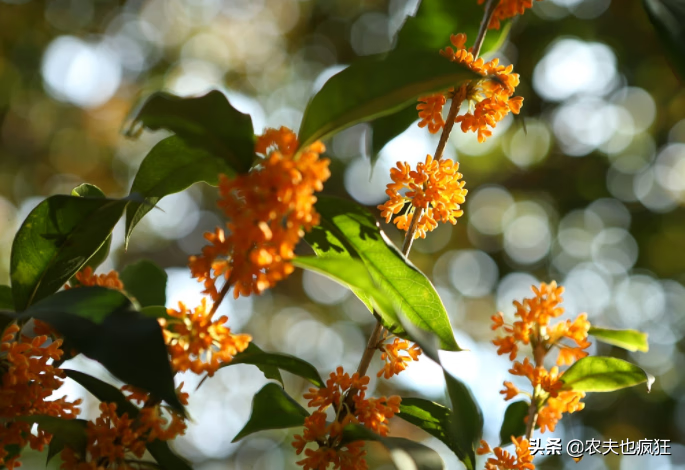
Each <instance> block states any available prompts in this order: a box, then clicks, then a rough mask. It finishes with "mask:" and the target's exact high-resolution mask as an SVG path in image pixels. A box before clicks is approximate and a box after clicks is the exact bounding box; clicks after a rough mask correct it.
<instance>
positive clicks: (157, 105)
mask: <svg viewBox="0 0 685 470" xmlns="http://www.w3.org/2000/svg"><path fill="white" fill-rule="evenodd" d="M134 114H135V118H134V122H133V125H132V126H131V129H130V130H129V134H133V133H134V132H135V131H134V129H133V128H134V127H135V125H136V124H138V123H140V124H141V125H143V126H144V127H147V128H148V129H151V130H157V129H166V130H169V131H171V132H173V133H175V134H176V135H178V136H179V137H181V138H182V139H183V140H185V141H186V143H187V144H188V145H191V146H194V147H200V148H203V149H206V150H207V151H209V152H211V153H212V154H213V155H216V156H218V157H220V158H223V159H224V160H225V161H226V162H227V163H228V165H229V166H230V167H231V168H234V169H235V170H236V171H238V172H241V173H242V172H245V171H247V170H248V169H249V168H250V166H251V165H252V162H253V160H254V156H255V153H254V129H253V127H252V119H251V118H250V116H249V115H247V114H243V113H241V112H240V111H238V110H237V109H235V108H234V107H233V106H231V104H230V103H229V102H228V99H227V98H226V96H224V94H223V93H221V92H220V91H216V90H213V91H210V92H209V93H207V94H206V95H204V96H200V97H197V98H180V97H178V96H174V95H172V94H170V93H165V92H158V93H154V94H153V95H151V96H150V97H149V98H147V100H145V102H144V103H143V104H142V106H141V107H140V109H139V110H138V111H137V112H135V113H134Z"/></svg>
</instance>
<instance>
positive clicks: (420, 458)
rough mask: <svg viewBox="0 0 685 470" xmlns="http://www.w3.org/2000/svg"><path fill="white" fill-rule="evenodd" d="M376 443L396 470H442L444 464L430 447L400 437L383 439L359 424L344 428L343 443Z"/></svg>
mask: <svg viewBox="0 0 685 470" xmlns="http://www.w3.org/2000/svg"><path fill="white" fill-rule="evenodd" d="M354 441H376V442H380V443H381V444H383V446H384V447H385V448H386V449H388V451H389V452H390V458H391V459H392V461H393V463H394V464H395V468H397V470H443V469H444V468H445V465H444V462H443V461H442V459H441V458H440V455H439V454H438V453H437V452H435V451H434V450H433V449H431V448H430V447H427V446H424V445H423V444H419V443H418V442H414V441H411V440H409V439H404V438H401V437H383V436H381V435H379V434H376V433H375V432H373V431H371V430H370V429H368V428H365V427H364V426H361V425H359V424H351V425H348V426H345V429H344V430H343V442H354Z"/></svg>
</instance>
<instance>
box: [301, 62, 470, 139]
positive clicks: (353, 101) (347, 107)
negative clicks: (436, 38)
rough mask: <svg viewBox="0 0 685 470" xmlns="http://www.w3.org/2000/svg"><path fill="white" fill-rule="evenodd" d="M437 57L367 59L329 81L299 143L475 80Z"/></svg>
mask: <svg viewBox="0 0 685 470" xmlns="http://www.w3.org/2000/svg"><path fill="white" fill-rule="evenodd" d="M477 76H478V75H476V74H475V73H474V72H471V71H470V70H468V69H467V68H465V67H464V66H462V65H459V64H455V63H453V62H450V61H449V60H446V59H445V58H444V57H442V56H440V55H439V54H438V52H437V50H436V51H435V53H434V54H426V53H425V51H414V50H411V51H398V52H394V53H392V54H390V55H388V56H387V57H385V58H383V59H378V58H364V59H360V60H358V61H357V62H355V63H353V64H352V65H350V66H349V67H347V68H346V69H344V70H343V71H341V72H339V73H337V74H336V75H334V76H333V77H331V78H330V79H329V80H328V81H327V82H326V83H325V84H324V86H323V87H322V88H321V90H319V92H318V93H317V94H316V95H314V97H313V98H312V100H311V101H310V102H309V104H308V105H307V108H306V109H305V112H304V116H303V118H302V124H301V126H300V135H299V138H300V142H301V143H302V145H308V144H311V143H312V142H314V141H316V140H319V139H324V138H326V137H329V136H331V135H333V134H335V133H336V132H339V131H341V130H343V129H345V128H347V127H350V126H352V125H354V124H357V123H360V122H364V121H370V120H373V119H376V118H379V117H382V116H387V115H388V114H392V113H394V112H396V111H399V110H401V109H403V108H406V107H407V106H408V105H409V104H411V103H412V102H414V101H416V99H417V98H418V97H419V96H421V95H424V94H427V93H432V92H437V91H440V90H444V89H446V88H449V87H451V86H457V85H459V84H461V83H462V82H464V81H465V80H470V79H473V78H476V77H477Z"/></svg>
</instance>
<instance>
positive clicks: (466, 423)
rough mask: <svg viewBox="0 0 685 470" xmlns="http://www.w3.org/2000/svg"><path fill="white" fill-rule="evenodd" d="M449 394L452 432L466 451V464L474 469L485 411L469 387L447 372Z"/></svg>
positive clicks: (464, 460)
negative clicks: (483, 411)
mask: <svg viewBox="0 0 685 470" xmlns="http://www.w3.org/2000/svg"><path fill="white" fill-rule="evenodd" d="M445 382H446V384H447V394H448V395H449V397H450V402H451V403H452V423H451V424H452V432H453V433H454V436H455V440H456V442H457V444H458V445H459V447H460V448H462V449H464V451H465V452H466V459H463V460H462V462H464V465H466V467H467V468H469V469H472V468H474V467H475V464H476V449H477V448H478V445H479V443H480V440H481V438H482V437H483V413H482V411H481V410H480V406H478V402H477V401H476V398H475V397H474V396H473V393H471V390H470V389H469V387H467V386H466V385H465V384H464V383H463V382H461V381H460V380H458V379H456V378H455V377H453V376H452V375H450V374H449V373H447V372H445Z"/></svg>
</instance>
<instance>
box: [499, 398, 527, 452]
mask: <svg viewBox="0 0 685 470" xmlns="http://www.w3.org/2000/svg"><path fill="white" fill-rule="evenodd" d="M529 406H530V405H529V404H528V403H526V402H525V401H515V402H513V403H511V404H509V406H507V411H505V412H504V421H503V422H502V427H501V428H500V430H499V439H500V447H504V446H505V445H507V444H511V438H512V437H520V436H523V435H524V434H525V433H526V423H525V418H526V416H528V407H529Z"/></svg>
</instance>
